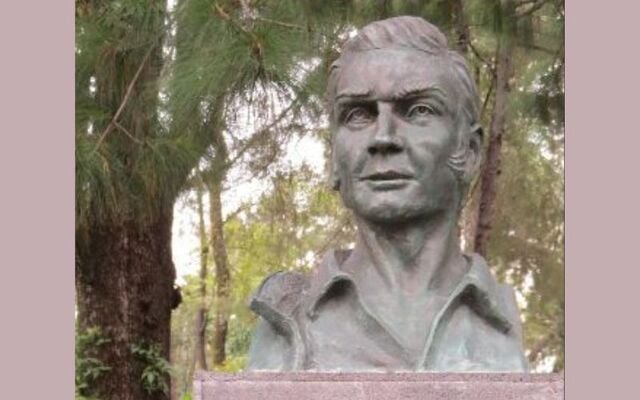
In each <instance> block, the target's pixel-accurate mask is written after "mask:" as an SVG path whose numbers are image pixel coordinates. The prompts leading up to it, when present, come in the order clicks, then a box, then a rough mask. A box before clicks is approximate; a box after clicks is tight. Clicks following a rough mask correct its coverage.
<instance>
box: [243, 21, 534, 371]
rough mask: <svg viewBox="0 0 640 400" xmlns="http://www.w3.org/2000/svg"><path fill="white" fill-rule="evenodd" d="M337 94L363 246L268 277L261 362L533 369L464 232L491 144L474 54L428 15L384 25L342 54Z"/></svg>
mask: <svg viewBox="0 0 640 400" xmlns="http://www.w3.org/2000/svg"><path fill="white" fill-rule="evenodd" d="M328 102H329V105H330V115H331V124H332V131H333V141H332V146H333V148H332V152H333V154H332V184H333V187H334V188H335V189H336V190H338V191H339V192H340V196H341V197H342V200H343V203H344V205H345V206H346V207H348V208H349V209H350V210H351V211H352V212H353V214H354V217H355V220H356V224H357V228H358V239H357V243H356V245H355V248H354V249H353V250H335V251H331V252H329V253H328V254H327V255H326V256H325V258H324V260H323V261H322V262H321V264H320V265H319V266H318V267H317V268H316V270H315V272H314V273H313V274H312V275H311V276H306V275H303V274H299V273H293V272H283V273H276V274H274V275H271V276H270V277H268V278H267V279H266V280H265V281H264V282H263V284H262V285H261V287H260V288H259V289H258V291H257V293H256V294H255V295H254V297H253V299H252V301H251V308H252V310H253V311H255V312H256V313H257V314H258V315H259V316H260V321H259V325H258V327H257V330H256V332H255V335H254V338H253V342H252V345H251V350H250V355H249V364H248V369H249V370H276V371H290V370H311V371H451V372H465V371H495V372H499V371H503V372H522V371H526V370H527V363H526V359H525V357H524V354H523V350H522V343H521V327H520V317H519V313H518V309H517V306H516V302H515V297H514V294H513V290H512V289H511V288H510V287H508V286H506V285H501V284H498V283H497V282H496V281H495V279H494V277H493V276H492V275H491V273H490V271H489V269H488V268H487V265H486V263H485V261H484V260H483V259H482V257H480V256H479V255H469V256H468V255H464V254H462V252H461V250H460V245H459V240H458V234H457V221H458V218H459V214H460V209H461V204H462V201H463V199H464V196H465V193H466V190H467V188H468V185H469V183H470V182H471V180H472V178H473V177H474V175H475V174H476V173H477V172H478V168H479V164H480V158H481V154H480V152H481V143H482V130H481V128H480V126H479V121H478V118H479V116H478V106H477V93H476V87H475V83H474V81H473V79H472V77H471V76H470V73H469V70H468V67H467V65H466V62H465V60H464V58H463V57H462V56H460V55H459V54H457V53H456V52H454V51H452V50H449V49H448V47H447V42H446V38H445V37H444V35H443V34H442V33H441V32H440V31H439V30H438V28H436V27H435V26H433V25H431V24H430V23H428V22H426V21H425V20H423V19H421V18H416V17H397V18H391V19H387V20H384V21H377V22H373V23H371V24H369V25H367V26H366V27H364V28H363V29H362V30H361V31H360V32H359V34H358V35H357V36H355V37H353V38H352V39H350V40H349V41H348V42H347V43H346V45H345V46H344V49H343V51H342V53H341V56H340V58H339V59H338V60H337V61H336V62H335V63H334V64H333V65H332V67H331V74H330V78H329V84H328Z"/></svg>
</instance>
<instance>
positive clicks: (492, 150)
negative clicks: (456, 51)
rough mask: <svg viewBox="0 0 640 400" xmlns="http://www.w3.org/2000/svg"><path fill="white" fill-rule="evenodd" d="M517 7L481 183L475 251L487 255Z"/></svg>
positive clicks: (500, 68) (509, 13)
mask: <svg viewBox="0 0 640 400" xmlns="http://www.w3.org/2000/svg"><path fill="white" fill-rule="evenodd" d="M513 18H515V16H514V7H513V3H512V2H511V1H510V0H508V1H506V2H505V3H504V17H503V19H504V20H505V21H506V22H505V23H506V24H507V26H506V27H505V28H504V29H503V32H502V34H501V35H500V36H499V39H498V48H497V54H496V85H495V95H494V103H493V114H492V116H491V125H490V127H489V147H488V149H487V156H486V160H485V163H484V167H483V169H482V174H481V178H480V179H481V180H480V202H479V208H478V217H477V226H476V232H475V240H474V250H475V252H477V253H478V254H481V255H483V256H486V254H487V246H488V243H489V233H490V231H491V222H492V218H493V203H494V201H495V198H496V186H497V179H498V176H499V175H500V162H501V156H502V155H501V150H502V138H503V136H504V132H505V125H506V119H507V104H508V100H509V94H510V92H511V87H510V85H509V80H510V79H511V75H512V73H513V53H514V37H513V36H514V34H515V28H514V26H513V24H514V20H513Z"/></svg>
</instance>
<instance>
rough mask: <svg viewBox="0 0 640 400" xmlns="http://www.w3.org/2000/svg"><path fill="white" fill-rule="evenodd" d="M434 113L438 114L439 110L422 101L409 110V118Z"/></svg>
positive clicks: (427, 115)
mask: <svg viewBox="0 0 640 400" xmlns="http://www.w3.org/2000/svg"><path fill="white" fill-rule="evenodd" d="M434 114H437V112H436V110H435V109H434V108H433V107H431V106H429V105H427V104H422V103H421V104H414V105H412V106H411V107H409V110H407V117H409V118H420V117H429V116H431V115H434Z"/></svg>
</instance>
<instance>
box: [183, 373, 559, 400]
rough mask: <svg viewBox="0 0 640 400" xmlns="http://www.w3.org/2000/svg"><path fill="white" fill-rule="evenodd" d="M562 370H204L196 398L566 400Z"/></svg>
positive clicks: (199, 399)
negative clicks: (237, 371) (485, 371)
mask: <svg viewBox="0 0 640 400" xmlns="http://www.w3.org/2000/svg"><path fill="white" fill-rule="evenodd" d="M563 397H564V379H563V377H562V376H561V375H556V374H476V373H468V374H431V373H389V374H381V373H243V374H218V373H210V372H199V373H197V375H196V379H195V381H194V396H193V399H194V400H250V399H252V400H253V399H256V400H257V399H260V400H262V399H269V400H293V399H295V400H298V399H305V400H365V399H366V400H383V399H384V400H389V399H409V400H413V399H416V400H418V399H420V400H424V399H428V400H452V399H456V400H458V399H459V400H507V399H509V400H516V399H517V400H562V399H563Z"/></svg>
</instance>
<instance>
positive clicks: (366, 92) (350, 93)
mask: <svg viewBox="0 0 640 400" xmlns="http://www.w3.org/2000/svg"><path fill="white" fill-rule="evenodd" d="M372 93H373V91H372V90H371V89H365V88H347V89H345V90H342V91H340V92H339V93H338V94H337V95H336V100H339V99H341V98H343V97H370V96H371V94H372Z"/></svg>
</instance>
